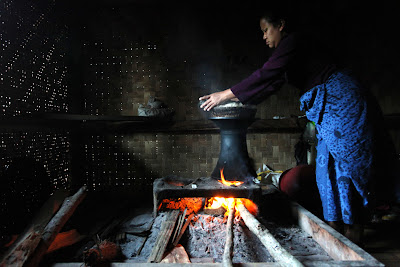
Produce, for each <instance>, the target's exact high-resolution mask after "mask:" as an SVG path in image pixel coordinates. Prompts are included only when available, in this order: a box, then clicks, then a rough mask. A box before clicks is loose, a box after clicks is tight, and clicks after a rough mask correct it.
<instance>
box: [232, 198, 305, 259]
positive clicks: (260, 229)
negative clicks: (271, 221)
mask: <svg viewBox="0 0 400 267" xmlns="http://www.w3.org/2000/svg"><path fill="white" fill-rule="evenodd" d="M237 203H238V204H237V205H236V207H237V209H238V211H239V213H240V216H241V217H242V218H243V221H244V223H245V224H246V226H247V227H248V228H249V229H250V231H251V232H252V233H253V234H255V235H256V236H257V237H258V238H259V239H260V241H261V242H262V243H263V245H264V246H265V247H266V248H267V250H268V252H269V253H270V254H271V256H272V257H273V258H274V259H275V260H276V261H277V262H278V263H280V264H282V265H283V266H297V267H300V266H304V265H303V264H302V263H301V262H300V261H298V260H297V259H296V258H295V257H294V256H293V255H291V254H290V253H289V252H287V251H286V250H285V249H284V248H283V247H282V246H281V245H280V244H279V242H278V241H277V240H276V239H275V238H274V236H273V235H272V234H271V233H270V232H269V231H268V229H267V228H265V226H264V225H262V224H261V223H260V222H259V221H258V220H257V219H256V218H255V217H254V216H253V215H252V214H251V213H250V212H249V211H248V210H247V209H246V207H245V206H244V205H243V203H242V202H241V201H240V200H238V201H237Z"/></svg>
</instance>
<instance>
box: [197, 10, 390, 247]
mask: <svg viewBox="0 0 400 267" xmlns="http://www.w3.org/2000/svg"><path fill="white" fill-rule="evenodd" d="M287 26H288V25H287V20H286V19H284V18H283V17H282V16H280V15H279V14H272V13H269V14H266V15H264V16H262V17H261V19H260V27H261V31H262V32H263V39H264V40H265V43H266V45H267V46H268V47H269V48H273V49H274V51H273V53H272V55H271V56H270V58H269V59H268V61H267V62H266V63H265V64H264V65H263V66H262V68H260V69H258V70H256V71H255V72H254V73H253V74H251V75H250V76H249V77H247V78H246V79H244V80H243V81H241V82H240V83H238V84H236V85H235V86H233V87H231V88H229V89H226V90H224V91H220V92H216V93H213V94H209V95H205V96H202V97H200V100H205V102H204V103H203V104H202V105H201V108H203V109H204V110H205V111H210V110H211V109H212V108H213V107H215V106H216V105H218V104H220V103H222V102H224V101H227V100H234V99H237V100H239V101H240V102H241V103H243V104H258V103H260V102H262V101H263V100H264V99H265V98H267V97H268V96H269V95H271V94H272V93H274V92H275V91H277V90H279V89H280V88H281V87H282V85H283V84H284V83H285V82H289V83H291V84H292V85H294V86H295V87H297V88H298V89H299V90H300V95H301V97H300V108H301V110H303V111H305V112H306V115H307V118H308V119H309V120H310V121H313V122H314V123H315V124H316V129H317V131H318V135H317V137H318V146H317V159H316V177H317V186H318V190H319V193H320V198H321V202H322V206H323V214H324V218H325V220H326V221H327V222H328V223H329V224H330V225H331V226H332V227H334V228H335V229H337V230H339V231H341V232H343V233H344V234H345V235H346V236H347V237H348V238H349V239H351V240H353V241H354V242H356V243H359V242H360V239H361V235H362V227H361V226H362V223H363V211H365V210H367V209H369V210H371V209H372V208H374V207H375V206H376V205H378V204H379V202H378V201H379V200H381V201H384V202H385V201H386V202H387V201H391V200H392V198H391V197H392V196H394V192H389V191H388V190H390V189H393V188H394V186H393V179H392V178H391V177H390V175H386V177H385V176H384V175H383V176H380V177H379V179H382V180H381V181H378V180H377V179H376V177H377V175H376V174H377V173H379V172H380V170H382V169H384V168H386V167H387V166H389V164H387V165H386V166H384V163H388V162H392V163H393V161H391V160H393V159H394V156H395V151H394V149H393V148H394V146H392V144H391V143H390V142H386V141H387V140H390V138H387V137H388V135H387V132H386V131H385V130H384V129H382V127H377V125H378V123H379V122H381V120H382V118H383V117H382V114H381V111H380V108H379V106H378V105H377V103H376V101H375V99H374V97H373V96H372V95H371V93H370V92H369V91H368V90H366V89H365V88H364V87H363V86H361V84H360V83H359V82H358V81H357V80H356V79H355V78H354V77H352V76H351V74H350V72H349V71H347V70H346V71H345V70H342V69H340V68H339V67H337V65H334V64H332V63H330V62H329V61H328V60H327V58H326V57H325V55H327V54H328V53H325V54H324V53H320V52H321V49H315V47H310V45H311V44H312V42H311V41H310V40H308V39H307V38H308V37H306V36H305V35H302V34H300V33H294V32H292V33H291V32H289V31H288V27H287ZM384 147H385V148H387V149H389V150H390V151H391V153H389V150H386V152H387V153H386V154H385V153H382V151H385V150H383V148H384ZM392 193H393V194H392ZM382 203H383V202H382Z"/></svg>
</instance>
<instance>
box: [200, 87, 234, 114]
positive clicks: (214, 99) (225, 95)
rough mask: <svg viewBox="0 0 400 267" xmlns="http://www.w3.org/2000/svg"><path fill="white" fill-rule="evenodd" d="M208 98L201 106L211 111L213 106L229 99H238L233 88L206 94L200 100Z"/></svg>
mask: <svg viewBox="0 0 400 267" xmlns="http://www.w3.org/2000/svg"><path fill="white" fill-rule="evenodd" d="M205 99H207V100H206V101H205V102H204V103H203V104H202V105H201V106H200V108H204V111H210V110H211V109H212V108H213V107H215V106H217V105H219V104H221V103H223V102H225V101H227V100H230V99H231V100H234V101H236V99H237V98H236V96H235V95H234V94H233V93H232V91H231V89H226V90H224V91H221V92H217V93H213V94H210V95H205V96H202V97H200V98H199V100H205Z"/></svg>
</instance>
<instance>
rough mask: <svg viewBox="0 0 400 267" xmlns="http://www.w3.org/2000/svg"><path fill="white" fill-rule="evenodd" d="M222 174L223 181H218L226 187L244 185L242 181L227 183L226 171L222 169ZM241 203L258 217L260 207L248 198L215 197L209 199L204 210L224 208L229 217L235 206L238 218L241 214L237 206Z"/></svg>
mask: <svg viewBox="0 0 400 267" xmlns="http://www.w3.org/2000/svg"><path fill="white" fill-rule="evenodd" d="M220 173H221V180H218V181H219V182H220V183H222V184H224V185H226V186H240V185H242V184H243V183H244V182H242V181H226V180H225V177H224V169H221V170H220ZM239 203H242V204H243V205H245V207H246V208H247V209H248V210H249V211H250V212H251V213H252V214H254V215H256V214H257V213H258V207H257V205H256V204H255V203H254V202H253V201H251V200H249V199H246V198H233V197H228V198H226V197H218V196H215V197H212V198H209V199H208V201H207V203H206V205H205V207H204V209H219V208H221V207H222V208H224V209H225V210H226V212H225V216H228V214H229V211H230V207H232V206H233V207H234V208H235V210H236V212H235V215H236V216H238V215H239V214H238V211H237V208H236V205H238V204H239Z"/></svg>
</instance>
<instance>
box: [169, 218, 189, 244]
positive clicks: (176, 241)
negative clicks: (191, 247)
mask: <svg viewBox="0 0 400 267" xmlns="http://www.w3.org/2000/svg"><path fill="white" fill-rule="evenodd" d="M193 217H194V213H192V214H190V215H189V217H188V218H187V220H186V222H185V224H184V225H183V227H182V229H181V232H180V233H179V235H178V237H177V238H176V239H175V241H174V243H173V246H174V247H175V246H176V245H178V243H179V240H181V237H182V236H183V234H184V233H185V231H186V228H187V227H188V225H189V223H190V222H191V220H192V219H193Z"/></svg>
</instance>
